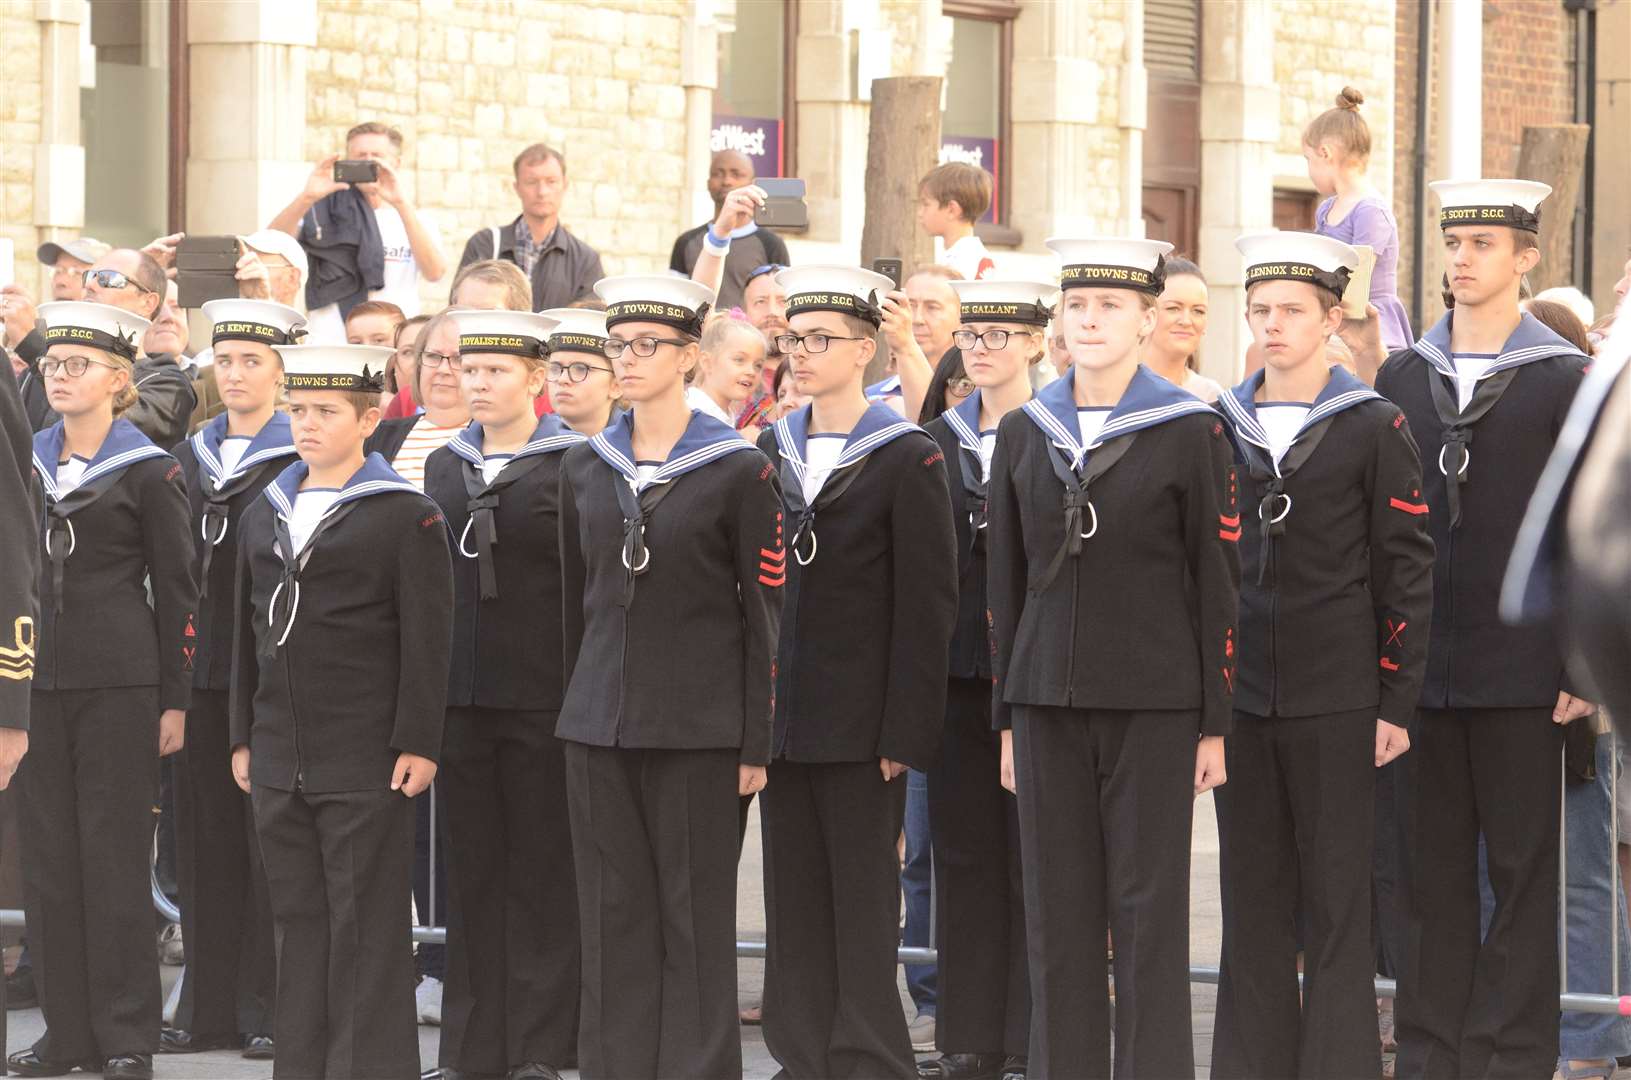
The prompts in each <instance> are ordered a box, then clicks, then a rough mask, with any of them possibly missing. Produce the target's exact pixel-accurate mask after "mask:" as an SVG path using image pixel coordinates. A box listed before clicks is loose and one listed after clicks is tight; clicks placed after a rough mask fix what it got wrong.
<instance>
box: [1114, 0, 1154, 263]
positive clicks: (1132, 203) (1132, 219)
mask: <svg viewBox="0 0 1631 1080" xmlns="http://www.w3.org/2000/svg"><path fill="white" fill-rule="evenodd" d="M1121 30H1122V37H1121V87H1120V91H1119V93H1118V94H1117V95H1116V103H1117V111H1118V116H1117V121H1116V122H1117V126H1118V127H1120V128H1121V170H1120V173H1121V175H1120V185H1119V187H1120V189H1121V211H1122V219H1123V221H1124V223H1125V224H1124V227H1123V228H1122V230H1121V231H1122V232H1124V233H1125V234H1126V235H1128V236H1143V235H1144V131H1145V129H1146V128H1147V127H1148V126H1149V125H1148V119H1147V118H1148V112H1149V97H1150V83H1149V72H1148V71H1147V70H1146V68H1145V67H1144V0H1124V2H1123V4H1122V8H1121Z"/></svg>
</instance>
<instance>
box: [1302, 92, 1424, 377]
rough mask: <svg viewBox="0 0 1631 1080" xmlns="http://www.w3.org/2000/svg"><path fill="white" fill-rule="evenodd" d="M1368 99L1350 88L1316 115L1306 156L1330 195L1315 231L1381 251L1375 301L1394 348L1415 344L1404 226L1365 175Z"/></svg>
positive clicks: (1318, 184)
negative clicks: (1403, 269)
mask: <svg viewBox="0 0 1631 1080" xmlns="http://www.w3.org/2000/svg"><path fill="white" fill-rule="evenodd" d="M1364 100H1365V95H1363V94H1361V93H1360V92H1359V91H1358V90H1355V89H1354V88H1353V87H1351V86H1344V87H1343V88H1342V93H1340V94H1338V95H1337V103H1336V107H1335V108H1332V109H1327V110H1325V111H1324V112H1323V113H1321V114H1320V115H1319V116H1316V117H1315V118H1314V122H1313V123H1311V124H1309V125H1308V129H1307V130H1306V131H1304V132H1303V157H1304V158H1306V159H1307V160H1308V178H1309V179H1310V180H1312V181H1313V182H1314V188H1315V190H1317V191H1318V192H1319V193H1320V194H1321V195H1323V196H1325V198H1324V200H1323V201H1322V202H1321V203H1320V205H1319V209H1318V210H1317V211H1315V214H1314V229H1315V231H1316V232H1318V233H1320V234H1322V235H1324V236H1329V237H1332V238H1333V239H1336V240H1340V241H1342V242H1343V243H1344V244H1356V245H1357V244H1364V245H1366V246H1368V247H1370V248H1372V249H1373V250H1374V251H1375V252H1376V269H1375V270H1374V271H1373V272H1372V273H1371V281H1370V302H1371V303H1372V304H1373V305H1375V307H1376V311H1377V317H1378V318H1379V319H1380V321H1381V331H1382V345H1383V347H1384V348H1386V349H1387V350H1388V351H1390V352H1391V351H1392V350H1394V349H1402V348H1404V347H1405V346H1406V345H1409V344H1410V342H1411V340H1412V338H1411V334H1410V319H1409V317H1408V316H1407V315H1406V314H1405V310H1404V305H1403V304H1402V303H1400V302H1399V292H1398V288H1399V225H1398V222H1396V221H1394V219H1393V211H1392V210H1390V209H1388V204H1387V201H1386V200H1385V199H1384V198H1383V197H1382V195H1381V194H1380V193H1379V192H1378V191H1377V190H1376V189H1375V188H1373V187H1372V186H1371V185H1370V182H1369V181H1368V180H1366V179H1365V167H1366V165H1367V164H1368V162H1369V159H1370V127H1369V126H1368V125H1367V124H1366V123H1365V119H1364V117H1362V116H1360V115H1359V106H1360V105H1361V104H1363V103H1364Z"/></svg>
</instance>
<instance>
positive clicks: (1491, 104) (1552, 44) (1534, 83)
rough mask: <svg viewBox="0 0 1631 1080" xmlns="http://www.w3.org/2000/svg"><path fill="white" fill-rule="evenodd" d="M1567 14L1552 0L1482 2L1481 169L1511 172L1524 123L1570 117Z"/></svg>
mask: <svg viewBox="0 0 1631 1080" xmlns="http://www.w3.org/2000/svg"><path fill="white" fill-rule="evenodd" d="M1573 56H1574V35H1573V33H1571V32H1570V16H1569V15H1568V13H1567V12H1565V11H1564V10H1563V5H1562V4H1560V3H1557V2H1556V0H1495V2H1492V3H1489V4H1486V5H1485V7H1484V175H1485V176H1511V175H1512V174H1513V172H1514V171H1515V170H1516V169H1517V167H1518V148H1519V147H1520V146H1521V145H1522V142H1523V129H1524V125H1525V124H1562V123H1567V122H1568V121H1570V120H1572V119H1573V118H1574V86H1573V75H1572V72H1571V70H1570V63H1571V61H1572V59H1573Z"/></svg>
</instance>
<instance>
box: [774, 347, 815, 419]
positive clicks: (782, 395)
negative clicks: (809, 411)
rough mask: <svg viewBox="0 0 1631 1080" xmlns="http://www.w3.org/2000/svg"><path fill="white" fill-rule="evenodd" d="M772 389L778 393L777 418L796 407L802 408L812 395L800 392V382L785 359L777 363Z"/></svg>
mask: <svg viewBox="0 0 1631 1080" xmlns="http://www.w3.org/2000/svg"><path fill="white" fill-rule="evenodd" d="M771 391H772V393H774V394H775V395H776V419H777V420H780V419H781V418H782V417H784V416H786V415H787V414H788V413H790V412H792V411H793V410H795V409H802V408H804V406H806V405H808V404H810V395H808V394H801V393H799V389H798V382H797V381H796V380H795V379H794V378H793V371H792V367H791V365H790V364H789V363H788V361H787V360H785V359H784V360H782V362H781V363H780V364H777V365H776V374H775V376H774V378H773V379H772V382H771Z"/></svg>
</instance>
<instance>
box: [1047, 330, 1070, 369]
mask: <svg viewBox="0 0 1631 1080" xmlns="http://www.w3.org/2000/svg"><path fill="white" fill-rule="evenodd" d="M1048 362H1049V363H1050V364H1052V365H1053V370H1054V372H1055V373H1056V374H1058V375H1063V374H1064V373H1065V372H1067V371H1069V370H1070V349H1069V347H1067V346H1066V345H1065V334H1064V331H1063V330H1061V329H1059V320H1058V319H1055V320H1054V321H1053V323H1052V325H1050V326H1049V327H1048Z"/></svg>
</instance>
